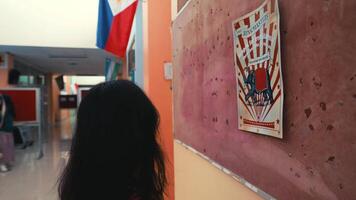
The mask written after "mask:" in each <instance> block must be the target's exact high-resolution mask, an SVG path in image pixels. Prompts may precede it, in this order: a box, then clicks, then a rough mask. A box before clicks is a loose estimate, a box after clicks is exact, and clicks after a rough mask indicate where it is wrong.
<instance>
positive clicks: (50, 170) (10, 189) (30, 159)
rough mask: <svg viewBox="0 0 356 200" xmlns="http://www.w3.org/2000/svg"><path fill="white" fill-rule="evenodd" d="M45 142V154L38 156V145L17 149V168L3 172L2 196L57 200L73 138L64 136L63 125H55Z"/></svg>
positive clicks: (0, 178)
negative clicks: (61, 172) (59, 180)
mask: <svg viewBox="0 0 356 200" xmlns="http://www.w3.org/2000/svg"><path fill="white" fill-rule="evenodd" d="M52 131H53V134H48V135H52V137H48V139H46V141H45V143H44V146H43V148H44V156H43V158H42V159H40V160H38V159H37V156H38V147H37V145H36V144H35V145H33V146H32V147H30V148H27V149H25V150H22V149H16V162H15V165H14V167H13V169H12V170H11V171H10V172H7V173H0V199H1V200H57V199H58V198H57V184H56V182H57V179H58V176H59V174H60V171H61V169H63V167H64V165H65V160H66V159H67V157H68V149H69V144H70V142H69V141H68V140H62V139H61V138H63V134H58V132H60V128H54V129H52Z"/></svg>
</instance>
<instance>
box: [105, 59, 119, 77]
mask: <svg viewBox="0 0 356 200" xmlns="http://www.w3.org/2000/svg"><path fill="white" fill-rule="evenodd" d="M120 67H121V63H118V62H116V61H114V60H112V59H106V62H105V81H112V80H116V78H117V75H118V72H119V69H120Z"/></svg>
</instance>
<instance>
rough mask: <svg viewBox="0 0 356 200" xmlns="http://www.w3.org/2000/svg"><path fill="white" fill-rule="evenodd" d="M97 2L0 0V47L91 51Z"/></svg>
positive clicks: (93, 41)
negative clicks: (84, 49) (74, 48)
mask: <svg viewBox="0 0 356 200" xmlns="http://www.w3.org/2000/svg"><path fill="white" fill-rule="evenodd" d="M98 4H99V1H98V0H89V1H88V0H0V45H21V46H50V47H76V48H94V47H95V40H96V25H97V17H98V14H97V13H98Z"/></svg>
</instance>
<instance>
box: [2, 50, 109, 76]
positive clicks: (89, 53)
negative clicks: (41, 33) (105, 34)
mask: <svg viewBox="0 0 356 200" xmlns="http://www.w3.org/2000/svg"><path fill="white" fill-rule="evenodd" d="M0 52H7V53H9V54H11V55H13V56H14V57H15V61H16V62H17V63H23V64H24V65H26V66H29V67H32V68H34V69H36V70H39V71H42V72H44V73H54V74H64V75H84V74H85V75H103V74H104V65H105V59H106V58H114V56H113V55H112V54H109V53H107V52H105V51H103V50H101V49H86V48H52V47H30V46H4V45H0Z"/></svg>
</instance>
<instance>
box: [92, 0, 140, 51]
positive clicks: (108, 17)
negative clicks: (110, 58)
mask: <svg viewBox="0 0 356 200" xmlns="http://www.w3.org/2000/svg"><path fill="white" fill-rule="evenodd" d="M137 4H138V0H100V2H99V18H98V29H97V44H96V45H97V46H98V47H99V48H101V49H105V50H106V51H109V52H111V53H113V54H114V55H117V56H118V57H121V58H122V57H124V56H125V55H126V48H127V44H128V42H129V38H130V34H131V28H132V23H133V20H134V17H135V13H136V8H137Z"/></svg>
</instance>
